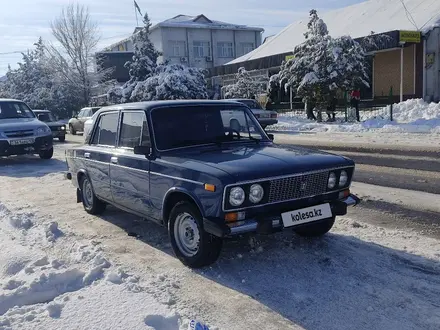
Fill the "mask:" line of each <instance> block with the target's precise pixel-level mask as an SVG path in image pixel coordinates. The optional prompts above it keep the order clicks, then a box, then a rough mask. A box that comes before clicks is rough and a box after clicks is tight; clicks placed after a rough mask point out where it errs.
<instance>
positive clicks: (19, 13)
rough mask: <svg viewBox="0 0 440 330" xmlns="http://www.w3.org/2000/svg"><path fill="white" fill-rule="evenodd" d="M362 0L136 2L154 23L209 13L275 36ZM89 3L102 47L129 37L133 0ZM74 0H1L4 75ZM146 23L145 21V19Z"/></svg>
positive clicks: (48, 34) (86, 2) (85, 1)
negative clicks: (299, 22)
mask: <svg viewBox="0 0 440 330" xmlns="http://www.w3.org/2000/svg"><path fill="white" fill-rule="evenodd" d="M362 1H363V0H307V1H304V0H277V1H268V0H240V1H237V0H220V1H219V0H137V3H138V5H139V7H140V8H141V10H142V13H144V12H145V11H147V12H148V15H149V16H150V19H151V21H152V23H153V24H155V23H158V22H160V21H163V20H166V19H168V18H172V17H174V16H176V15H179V14H185V15H194V16H195V15H199V14H204V15H205V16H207V17H208V18H210V19H213V20H219V21H224V22H228V23H234V24H243V25H250V26H258V27H262V28H264V29H265V33H264V36H269V35H273V34H276V33H277V32H279V31H281V30H282V29H283V28H284V27H286V26H287V25H289V24H290V23H292V22H294V21H296V20H299V19H303V18H306V17H307V15H308V12H309V10H310V9H312V8H314V9H317V10H318V13H319V12H324V11H328V10H331V9H336V8H341V7H345V6H348V5H352V4H355V3H359V2H362ZM77 2H79V3H80V4H83V5H86V6H88V8H89V10H90V16H91V18H92V19H93V20H94V21H96V22H97V23H98V26H99V29H100V34H101V41H100V45H99V48H103V47H105V46H107V45H110V44H112V43H114V42H117V41H118V40H120V39H123V38H125V37H128V36H129V35H130V34H131V33H132V32H133V30H134V27H135V26H136V17H135V12H134V5H133V1H132V0H113V1H111V0H79V1H77ZM69 3H71V0H37V1H36V0H0V8H1V10H0V31H1V34H0V76H2V75H4V74H5V73H6V71H7V68H8V64H10V65H11V67H12V68H14V67H17V62H19V61H20V59H21V54H20V52H22V51H26V50H27V49H32V47H33V44H34V43H35V42H36V41H37V40H38V38H39V37H40V36H41V37H42V38H43V39H44V40H46V41H53V38H52V35H51V30H50V22H51V21H52V20H53V19H54V18H56V17H57V16H58V15H59V14H60V12H61V10H62V8H63V7H64V6H66V5H68V4H69ZM140 22H141V20H140Z"/></svg>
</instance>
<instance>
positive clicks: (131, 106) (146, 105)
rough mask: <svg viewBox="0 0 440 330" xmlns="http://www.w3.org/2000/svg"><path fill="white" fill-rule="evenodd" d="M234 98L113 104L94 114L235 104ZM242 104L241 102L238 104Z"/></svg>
mask: <svg viewBox="0 0 440 330" xmlns="http://www.w3.org/2000/svg"><path fill="white" fill-rule="evenodd" d="M237 103H238V102H236V101H234V100H171V101H147V102H134V103H124V104H114V105H110V106H106V107H103V108H101V109H99V110H98V111H97V112H96V113H95V115H97V114H98V115H99V114H100V113H102V112H106V111H111V110H120V109H122V110H143V111H145V110H147V111H150V110H152V109H154V108H158V107H166V106H188V105H237ZM240 105H242V104H240Z"/></svg>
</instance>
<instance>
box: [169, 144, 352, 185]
mask: <svg viewBox="0 0 440 330" xmlns="http://www.w3.org/2000/svg"><path fill="white" fill-rule="evenodd" d="M167 158H168V157H167ZM172 158H174V157H170V158H169V159H168V160H169V161H172ZM176 159H178V160H179V161H178V162H179V163H180V164H184V163H187V164H194V163H198V164H200V165H202V164H203V165H205V166H206V165H207V166H210V167H213V168H215V169H217V170H221V171H223V172H226V173H228V174H230V175H231V176H232V177H233V179H234V181H235V182H238V181H247V180H256V179H261V178H267V177H274V176H282V175H290V174H297V173H302V172H309V171H316V170H324V169H328V168H336V167H343V166H353V165H354V163H353V161H351V160H350V159H348V158H345V157H342V156H338V155H334V154H330V153H326V152H321V151H317V150H311V149H306V148H302V147H296V146H295V147H294V146H292V147H278V146H276V145H248V146H239V147H238V146H237V147H230V148H227V149H218V148H211V149H207V150H203V151H200V150H198V151H197V152H187V153H185V154H180V155H179V156H178V158H176ZM194 165H195V164H194ZM191 167H192V168H195V169H197V166H191Z"/></svg>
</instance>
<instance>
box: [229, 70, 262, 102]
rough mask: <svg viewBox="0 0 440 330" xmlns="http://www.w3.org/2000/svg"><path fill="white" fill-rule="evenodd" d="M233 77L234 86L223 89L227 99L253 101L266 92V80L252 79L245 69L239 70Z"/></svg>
mask: <svg viewBox="0 0 440 330" xmlns="http://www.w3.org/2000/svg"><path fill="white" fill-rule="evenodd" d="M235 76H236V82H235V83H234V84H232V85H227V86H224V87H223V88H224V92H225V98H227V99H233V98H246V99H253V98H255V97H256V96H257V95H258V94H261V93H264V92H265V90H266V85H267V81H268V79H263V78H254V77H252V76H251V75H250V72H249V71H246V69H245V68H239V69H238V72H237V73H236V75H235Z"/></svg>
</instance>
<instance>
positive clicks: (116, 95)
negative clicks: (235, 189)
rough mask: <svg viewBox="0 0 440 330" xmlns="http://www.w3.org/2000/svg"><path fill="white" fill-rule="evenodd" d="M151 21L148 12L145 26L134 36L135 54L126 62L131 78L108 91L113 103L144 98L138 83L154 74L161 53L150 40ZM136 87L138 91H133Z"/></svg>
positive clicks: (145, 17)
mask: <svg viewBox="0 0 440 330" xmlns="http://www.w3.org/2000/svg"><path fill="white" fill-rule="evenodd" d="M150 27H151V22H150V19H149V17H148V14H147V13H145V16H144V27H143V28H142V29H141V30H140V31H139V32H137V33H136V34H135V35H134V36H133V45H134V54H133V58H132V60H131V61H128V62H127V63H125V68H127V69H128V74H129V76H130V80H129V81H127V82H126V83H125V84H124V85H123V86H122V88H121V87H114V88H112V89H110V90H109V91H108V93H107V95H108V97H109V100H110V101H111V102H112V103H125V102H129V101H131V102H136V101H141V100H142V96H141V95H142V94H143V93H141V92H138V90H139V89H142V88H141V86H139V87H136V86H137V84H138V83H140V82H141V83H143V82H145V81H146V80H147V79H148V78H150V77H151V76H153V75H154V73H155V70H156V68H157V59H158V58H159V56H160V55H161V54H160V52H158V51H157V50H156V48H155V47H154V45H153V43H152V42H151V40H150V37H149V33H150ZM135 89H136V91H137V92H136V93H133V92H134V91H135Z"/></svg>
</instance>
